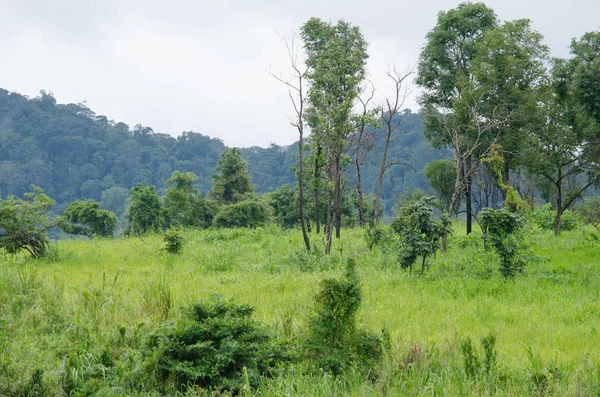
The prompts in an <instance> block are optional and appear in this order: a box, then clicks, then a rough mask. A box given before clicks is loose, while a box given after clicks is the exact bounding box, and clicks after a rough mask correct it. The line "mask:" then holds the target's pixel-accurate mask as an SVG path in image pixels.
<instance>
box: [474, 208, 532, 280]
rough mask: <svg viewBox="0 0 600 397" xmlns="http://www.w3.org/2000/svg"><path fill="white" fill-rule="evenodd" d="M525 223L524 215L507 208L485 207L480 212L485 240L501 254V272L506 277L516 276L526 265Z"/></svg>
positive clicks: (480, 222) (480, 221)
mask: <svg viewBox="0 0 600 397" xmlns="http://www.w3.org/2000/svg"><path fill="white" fill-rule="evenodd" d="M524 223H525V221H524V218H523V216H522V215H520V214H519V213H518V212H512V211H509V210H508V209H506V208H504V209H492V208H484V209H483V210H481V212H480V213H479V224H480V225H481V229H482V231H483V238H484V241H485V242H486V243H487V244H490V245H491V246H492V247H493V248H494V250H495V251H496V252H497V253H498V255H499V256H500V273H502V275H503V276H504V277H505V278H510V277H514V276H516V275H517V274H518V273H520V272H522V271H523V268H524V266H525V260H524V258H523V255H522V246H523V234H522V233H521V229H522V227H523V225H524Z"/></svg>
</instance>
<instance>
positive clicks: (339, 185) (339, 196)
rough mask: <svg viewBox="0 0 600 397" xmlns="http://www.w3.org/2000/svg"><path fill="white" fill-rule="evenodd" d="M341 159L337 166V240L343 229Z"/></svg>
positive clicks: (335, 200)
mask: <svg viewBox="0 0 600 397" xmlns="http://www.w3.org/2000/svg"><path fill="white" fill-rule="evenodd" d="M340 166H341V164H340V158H339V157H338V158H336V165H335V191H334V203H335V206H334V211H335V238H340V236H341V229H342V173H341V170H340Z"/></svg>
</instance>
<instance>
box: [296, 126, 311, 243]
mask: <svg viewBox="0 0 600 397" xmlns="http://www.w3.org/2000/svg"><path fill="white" fill-rule="evenodd" d="M301 122H302V121H301V120H300V123H301ZM298 132H299V136H300V139H299V140H298V162H299V164H298V205H299V207H300V208H299V209H298V212H299V215H300V226H301V228H302V238H303V239H304V245H305V246H306V251H308V252H310V238H309V237H308V232H307V231H306V221H305V219H304V173H303V166H304V159H303V154H304V149H303V147H302V145H303V144H304V142H303V138H304V129H303V127H302V124H299V127H298Z"/></svg>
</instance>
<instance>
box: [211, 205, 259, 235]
mask: <svg viewBox="0 0 600 397" xmlns="http://www.w3.org/2000/svg"><path fill="white" fill-rule="evenodd" d="M269 218H270V213H269V208H268V207H267V206H266V205H265V204H264V203H262V202H260V201H255V200H247V201H241V202H239V203H236V204H230V205H226V206H224V207H223V208H222V209H221V211H219V213H218V214H217V216H215V219H214V221H213V225H214V226H216V227H251V228H255V227H260V226H264V225H265V224H266V223H267V222H268V221H269Z"/></svg>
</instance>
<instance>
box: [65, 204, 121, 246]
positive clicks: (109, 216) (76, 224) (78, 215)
mask: <svg viewBox="0 0 600 397" xmlns="http://www.w3.org/2000/svg"><path fill="white" fill-rule="evenodd" d="M58 226H60V228H61V229H63V230H64V231H65V233H69V234H82V235H84V236H88V237H90V238H91V237H94V236H100V237H112V236H113V233H114V231H115V228H116V227H117V216H116V215H115V214H113V213H112V212H110V211H107V210H103V209H100V203H98V202H92V201H80V200H77V201H74V202H72V203H71V204H69V206H68V207H67V209H66V210H65V212H64V213H63V215H62V216H61V217H60V218H59V219H58Z"/></svg>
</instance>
